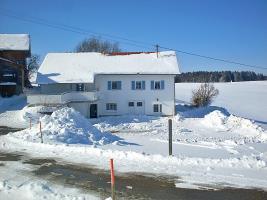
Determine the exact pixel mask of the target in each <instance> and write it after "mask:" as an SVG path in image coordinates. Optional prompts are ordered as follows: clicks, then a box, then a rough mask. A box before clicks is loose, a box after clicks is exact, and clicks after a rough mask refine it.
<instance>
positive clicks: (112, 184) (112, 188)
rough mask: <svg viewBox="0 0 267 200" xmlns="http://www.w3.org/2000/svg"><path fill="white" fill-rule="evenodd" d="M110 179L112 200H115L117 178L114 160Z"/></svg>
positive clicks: (111, 160) (111, 164)
mask: <svg viewBox="0 0 267 200" xmlns="http://www.w3.org/2000/svg"><path fill="white" fill-rule="evenodd" d="M110 178H111V197H112V200H115V176H114V165H113V159H110Z"/></svg>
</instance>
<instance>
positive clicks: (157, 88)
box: [154, 81, 161, 90]
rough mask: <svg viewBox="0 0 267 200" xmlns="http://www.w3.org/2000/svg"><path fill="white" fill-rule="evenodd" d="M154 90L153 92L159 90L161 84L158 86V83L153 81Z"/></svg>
mask: <svg viewBox="0 0 267 200" xmlns="http://www.w3.org/2000/svg"><path fill="white" fill-rule="evenodd" d="M154 89H155V90H161V84H160V81H155V82H154Z"/></svg>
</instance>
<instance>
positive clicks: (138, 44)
mask: <svg viewBox="0 0 267 200" xmlns="http://www.w3.org/2000/svg"><path fill="white" fill-rule="evenodd" d="M0 13H1V14H2V15H4V16H7V17H11V18H14V19H17V20H20V21H25V22H30V23H34V24H39V25H43V26H48V27H51V28H56V29H60V30H64V31H68V32H72V33H77V34H82V35H91V36H94V37H97V36H101V37H103V38H110V40H111V41H113V42H118V41H119V42H121V43H123V44H127V45H131V46H135V47H140V48H146V49H147V48H148V49H151V48H152V47H153V48H155V47H157V46H158V47H159V48H161V49H166V50H171V51H176V52H178V53H183V54H187V55H190V56H196V57H201V58H205V59H210V60H215V61H220V62H224V63H230V64H236V65H241V66H246V67H250V68H257V69H265V70H267V67H262V66H256V65H250V64H245V63H240V62H236V61H232V60H226V59H221V58H216V57H211V56H205V55H200V54H196V53H193V52H188V51H183V50H179V49H173V48H169V47H164V46H161V45H155V44H152V43H148V42H143V41H137V40H132V39H128V38H125V37H120V36H115V35H111V34H106V33H98V32H95V31H92V30H86V29H82V28H79V27H75V26H70V25H66V24H59V23H55V22H54V23H51V22H48V21H46V20H43V19H40V18H33V17H26V16H24V17H22V16H19V15H17V14H14V12H13V11H11V10H7V9H3V8H0ZM10 13H11V14H10ZM12 13H13V14H12ZM114 38H115V39H114Z"/></svg>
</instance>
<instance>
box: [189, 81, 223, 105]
mask: <svg viewBox="0 0 267 200" xmlns="http://www.w3.org/2000/svg"><path fill="white" fill-rule="evenodd" d="M192 93H193V95H192V99H191V102H192V105H194V106H196V107H200V106H208V105H210V104H211V102H212V100H213V99H214V98H215V97H216V96H217V95H218V94H219V90H218V89H216V88H215V87H214V85H213V84H210V83H202V84H201V85H200V87H199V88H198V89H196V90H193V91H192Z"/></svg>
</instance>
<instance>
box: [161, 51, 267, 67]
mask: <svg viewBox="0 0 267 200" xmlns="http://www.w3.org/2000/svg"><path fill="white" fill-rule="evenodd" d="M159 47H160V48H162V49H166V50H171V51H176V52H179V53H183V54H187V55H191V56H197V57H201V58H206V59H210V60H216V61H221V62H225V63H231V64H236V65H242V66H246V67H251V68H258V69H267V67H261V66H256V65H249V64H244V63H239V62H235V61H231V60H225V59H221V58H215V57H210V56H204V55H200V54H196V53H192V52H186V51H182V50H177V49H172V48H168V47H163V46H159Z"/></svg>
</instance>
